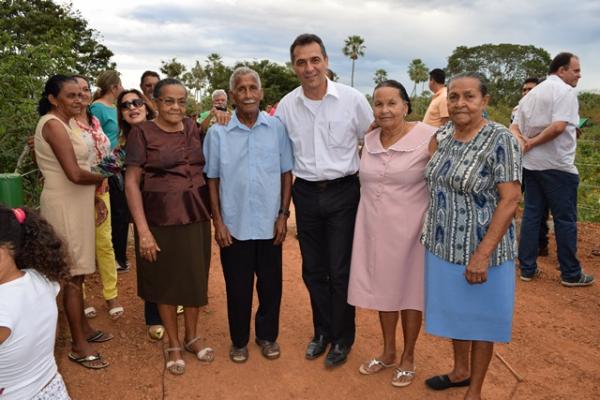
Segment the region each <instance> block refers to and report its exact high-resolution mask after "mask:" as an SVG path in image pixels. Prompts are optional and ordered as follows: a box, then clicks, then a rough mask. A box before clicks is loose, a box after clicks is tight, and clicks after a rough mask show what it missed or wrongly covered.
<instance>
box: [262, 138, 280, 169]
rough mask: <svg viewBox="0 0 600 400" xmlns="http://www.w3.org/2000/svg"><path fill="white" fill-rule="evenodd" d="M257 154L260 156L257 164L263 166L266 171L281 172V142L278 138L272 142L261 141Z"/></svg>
mask: <svg viewBox="0 0 600 400" xmlns="http://www.w3.org/2000/svg"><path fill="white" fill-rule="evenodd" d="M257 155H258V157H259V159H258V160H257V164H258V165H260V166H262V168H264V170H265V171H266V172H269V173H276V174H278V173H280V172H281V166H280V155H279V144H278V143H277V142H276V140H275V141H273V142H272V143H268V142H264V143H261V144H260V145H259V146H258V151H257Z"/></svg>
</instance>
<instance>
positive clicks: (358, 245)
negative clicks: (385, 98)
mask: <svg viewBox="0 0 600 400" xmlns="http://www.w3.org/2000/svg"><path fill="white" fill-rule="evenodd" d="M435 131H436V128H434V127H432V126H429V125H426V124H423V123H421V122H418V123H417V125H416V126H415V127H414V128H413V129H412V130H410V131H409V132H408V133H407V134H406V135H405V136H404V137H402V138H401V139H400V140H398V141H397V142H396V143H394V144H393V145H391V146H390V147H389V148H388V149H387V150H386V149H384V148H383V146H382V145H381V141H380V138H379V135H380V130H379V129H376V130H374V131H373V132H370V133H369V134H367V135H366V136H365V146H364V148H363V152H362V158H361V160H360V173H359V175H360V183H361V197H360V204H359V206H358V213H357V215H356V227H355V229H354V243H353V248H352V264H351V267H350V283H349V287H348V303H349V304H352V305H355V306H358V307H363V308H369V309H373V310H378V311H398V310H406V309H410V310H419V311H423V307H424V305H423V302H424V294H423V292H424V264H425V248H424V247H423V245H422V244H421V243H420V241H419V237H420V235H421V230H422V227H423V219H424V215H425V211H426V210H427V206H428V204H429V198H428V192H427V187H426V183H425V166H426V165H427V162H428V161H429V152H428V144H429V141H430V139H431V136H432V135H433V134H434V133H435Z"/></svg>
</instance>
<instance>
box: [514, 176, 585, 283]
mask: <svg viewBox="0 0 600 400" xmlns="http://www.w3.org/2000/svg"><path fill="white" fill-rule="evenodd" d="M523 180H524V182H525V212H524V213H523V221H522V223H521V239H520V242H519V261H520V263H521V274H522V275H524V276H533V275H534V274H535V271H536V269H537V263H536V260H537V254H538V245H539V236H540V224H541V222H542V220H543V219H544V218H545V215H544V213H545V210H546V209H547V208H548V209H550V212H551V213H552V217H553V218H554V234H555V236H556V249H557V254H558V263H559V265H560V272H561V278H562V280H564V281H568V282H575V281H577V280H579V278H580V276H581V264H580V263H579V260H578V259H577V187H578V186H579V175H577V174H571V173H568V172H563V171H558V170H553V169H550V170H545V171H531V170H527V169H523Z"/></svg>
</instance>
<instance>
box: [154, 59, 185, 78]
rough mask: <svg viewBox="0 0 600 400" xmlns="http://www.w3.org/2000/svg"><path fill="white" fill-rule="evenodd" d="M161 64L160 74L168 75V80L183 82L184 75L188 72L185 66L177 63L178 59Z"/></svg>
mask: <svg viewBox="0 0 600 400" xmlns="http://www.w3.org/2000/svg"><path fill="white" fill-rule="evenodd" d="M160 64H161V65H160V72H162V73H163V74H164V75H166V76H167V78H175V79H179V80H182V79H183V74H185V73H186V71H187V68H186V67H185V65H183V64H182V63H180V62H179V61H177V58H176V57H173V58H172V59H171V60H169V61H161V62H160Z"/></svg>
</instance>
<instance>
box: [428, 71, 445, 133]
mask: <svg viewBox="0 0 600 400" xmlns="http://www.w3.org/2000/svg"><path fill="white" fill-rule="evenodd" d="M445 80H446V73H445V72H444V71H443V70H441V69H439V68H436V69H432V70H431V71H430V72H429V90H431V93H433V96H431V103H429V107H427V112H425V117H424V118H423V122H424V123H426V124H428V125H431V126H435V127H440V126H442V125H445V124H446V122H448V118H449V116H450V115H449V114H448V105H447V104H446V97H447V96H448V91H447V90H446V85H445V84H444V83H445Z"/></svg>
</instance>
